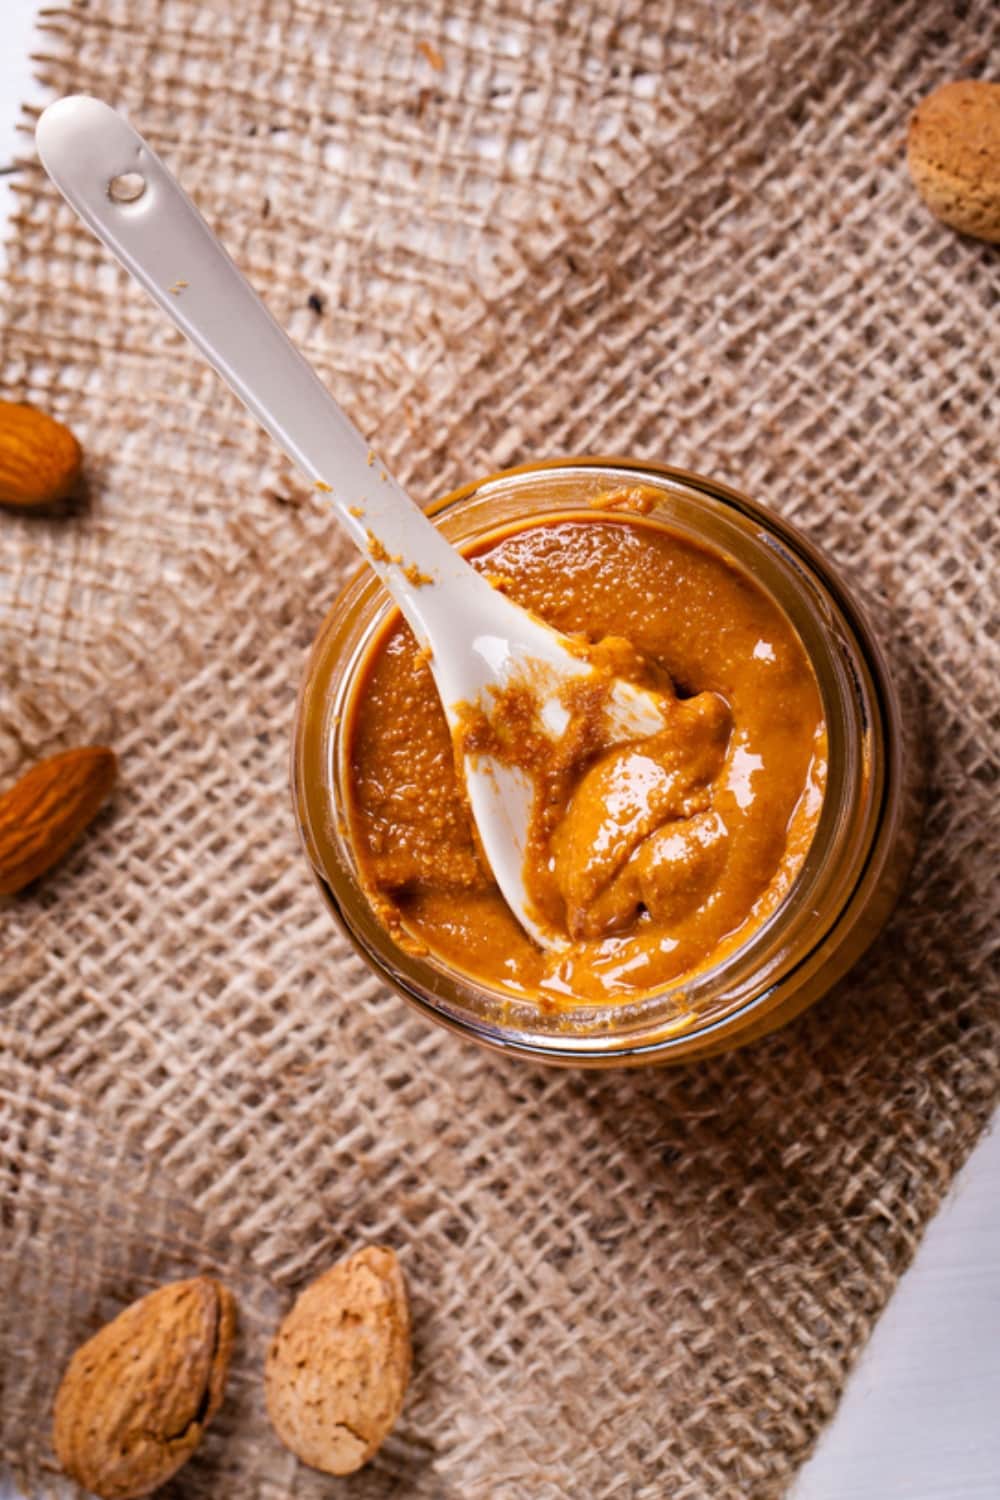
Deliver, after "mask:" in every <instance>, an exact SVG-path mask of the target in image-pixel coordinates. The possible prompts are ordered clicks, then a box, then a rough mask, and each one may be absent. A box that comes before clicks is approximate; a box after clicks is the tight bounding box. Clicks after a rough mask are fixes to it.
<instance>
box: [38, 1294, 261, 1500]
mask: <svg viewBox="0 0 1000 1500" xmlns="http://www.w3.org/2000/svg"><path fill="white" fill-rule="evenodd" d="M235 1324H236V1309H235V1304H234V1302H233V1298H232V1294H231V1293H230V1292H228V1291H227V1290H226V1288H225V1287H224V1286H223V1285H222V1284H221V1283H220V1282H218V1281H215V1280H213V1278H212V1277H210V1276H195V1277H193V1278H192V1279H191V1280H189V1281H174V1282H170V1283H169V1284H168V1285H167V1286H161V1287H158V1288H157V1290H156V1291H155V1292H150V1294H149V1296H148V1297H143V1298H141V1300H140V1301H138V1302H133V1303H132V1304H131V1306H130V1307H126V1309H125V1311H124V1312H121V1313H119V1314H118V1316H117V1318H115V1319H114V1321H113V1322H111V1323H107V1324H106V1325H105V1326H104V1327H103V1328H102V1329H101V1330H100V1332H98V1333H95V1334H94V1337H93V1338H92V1339H89V1340H88V1341H87V1343H85V1344H84V1345H83V1346H82V1347H81V1348H79V1349H78V1350H77V1351H76V1353H75V1354H74V1355H73V1358H72V1359H71V1360H70V1362H69V1365H68V1367H67V1370H66V1373H65V1375H64V1376H63V1379H62V1384H61V1385H60V1387H59V1392H58V1394H57V1396H56V1404H55V1421H54V1426H53V1443H54V1446H55V1450H56V1456H57V1457H58V1459H59V1462H60V1464H61V1465H62V1467H63V1469H64V1470H65V1471H66V1473H67V1474H68V1475H69V1476H70V1477H71V1478H72V1479H75V1480H76V1481H77V1483H78V1484H82V1485H83V1486H84V1488H85V1489H88V1490H92V1491H93V1493H94V1494H95V1495H100V1496H101V1497H102V1500H133V1497H135V1496H140V1495H148V1494H149V1493H150V1492H151V1491H152V1490H155V1489H156V1488H157V1486H158V1485H161V1484H163V1483H164V1481H165V1480H167V1479H169V1478H170V1476H171V1474H174V1473H176V1471H177V1470H178V1469H179V1468H180V1467H181V1465H182V1464H184V1463H186V1462H187V1460H188V1459H189V1458H190V1457H191V1454H192V1453H193V1452H194V1450H195V1449H196V1448H197V1446H198V1444H199V1442H200V1441H201V1437H202V1434H203V1432H204V1430H205V1428H206V1427H207V1426H208V1424H209V1422H210V1421H211V1420H212V1418H213V1417H214V1416H215V1413H216V1412H217V1411H218V1409H219V1406H220V1404H221V1402H222V1395H223V1391H224V1390H225V1384H226V1373H227V1371H228V1369H229V1356H230V1353H231V1351H232V1345H233V1333H234V1330H235Z"/></svg>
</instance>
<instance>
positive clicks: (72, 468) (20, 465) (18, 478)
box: [0, 401, 82, 510]
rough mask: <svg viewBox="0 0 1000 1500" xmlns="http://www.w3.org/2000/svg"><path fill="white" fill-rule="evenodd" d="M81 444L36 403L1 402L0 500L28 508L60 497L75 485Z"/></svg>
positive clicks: (56, 501)
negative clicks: (26, 404) (30, 404)
mask: <svg viewBox="0 0 1000 1500" xmlns="http://www.w3.org/2000/svg"><path fill="white" fill-rule="evenodd" d="M81 458H82V454H81V452H80V444H79V443H78V442H77V440H76V438H75V437H74V436H73V434H72V433H71V432H70V430H69V428H68V427H66V426H64V425H63V423H62V422H57V421H56V419H55V417H50V416H49V415H48V413H47V412H44V411H39V410H38V408H37V407H35V406H24V405H22V404H21V403H19V402H16V401H0V502H2V503H3V504H5V505H14V506H17V507H19V508H21V509H25V510H32V509H36V508H44V507H46V506H50V505H56V504H57V503H58V502H59V501H61V500H65V499H66V498H67V496H68V495H69V494H70V493H71V491H72V490H73V488H74V487H75V485H76V481H77V478H78V477H79V473H80V462H81Z"/></svg>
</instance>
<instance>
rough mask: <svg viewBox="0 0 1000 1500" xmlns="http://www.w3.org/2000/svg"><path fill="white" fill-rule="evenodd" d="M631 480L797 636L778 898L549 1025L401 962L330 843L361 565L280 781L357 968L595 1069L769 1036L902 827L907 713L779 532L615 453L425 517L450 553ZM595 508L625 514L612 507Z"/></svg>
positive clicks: (498, 1040)
mask: <svg viewBox="0 0 1000 1500" xmlns="http://www.w3.org/2000/svg"><path fill="white" fill-rule="evenodd" d="M635 484H641V485H643V486H644V487H648V488H649V489H651V490H654V491H655V492H656V494H657V497H658V498H657V500H656V503H655V505H654V507H653V509H652V510H651V511H650V512H649V515H648V518H649V519H650V520H654V521H661V522H664V523H666V524H668V525H669V526H670V527H671V528H672V529H673V530H674V531H679V532H681V533H684V534H687V535H689V536H693V537H696V538H698V539H699V540H701V541H702V542H704V543H705V544H707V545H708V546H710V547H713V548H714V549H715V550H716V551H718V552H722V553H723V554H727V555H728V556H730V557H731V558H733V559H735V560H736V561H737V562H738V563H739V564H740V565H741V566H742V567H743V568H744V569H745V570H746V571H747V572H748V573H750V574H751V575H752V576H753V577H754V578H755V579H756V580H757V582H758V583H759V584H760V585H762V586H763V587H764V588H765V589H766V590H767V591H768V592H769V593H770V594H771V595H772V597H773V598H774V599H775V600H776V601H777V602H778V604H780V605H781V607H782V608H783V609H784V611H785V613H786V614H787V615H788V617H789V618H790V620H791V621H792V623H793V625H794V626H795V628H796V629H797V631H798V633H799V636H800V638H801V640H802V643H803V645H804V647H805V650H806V652H807V654H808V656H809V659H810V661H811V663H812V667H813V670H814V672H815V674H816V679H817V682H818V683H819V687H820V692H821V694H822V698H823V705H824V710H825V716H826V722H827V728H828V734H829V768H828V779H827V787H826V793H825V797H824V801H823V807H822V811H821V813H820V818H819V822H818V825H817V828H816V832H815V834H814V837H813V841H812V844H811V845H810V847H809V850H808V853H807V855H806V857H805V861H804V863H803V865H802V867H801V869H800V870H799V873H798V875H797V876H796V878H795V880H794V882H793V884H792V886H791V888H790V890H789V891H788V893H787V895H786V896H785V898H784V899H783V901H782V902H781V904H780V905H779V906H778V907H777V909H776V910H775V911H774V912H773V913H772V915H771V916H770V917H769V918H768V919H767V921H766V922H764V923H763V924H762V925H761V926H760V927H758V928H757V929H756V930H755V931H754V932H753V933H752V934H751V935H750V936H749V938H748V939H747V941H746V942H745V943H744V944H743V945H742V946H741V947H740V948H738V949H737V950H736V951H735V952H734V953H732V954H731V955H729V956H728V957H727V958H725V959H724V961H722V962H720V963H719V964H717V965H716V966H715V967H714V968H711V969H708V970H706V971H703V972H700V973H698V974H697V976H695V977H694V978H690V977H689V978H688V979H687V980H683V979H681V980H679V981H678V982H676V983H673V984H671V985H670V986H668V987H667V988H665V989H663V990H661V991H659V992H657V993H656V994H653V995H647V996H644V997H641V998H634V997H633V998H628V999H625V1000H622V1001H620V1002H616V1003H614V1004H604V1005H595V1004H594V1003H593V1002H588V1003H586V1004H583V1003H581V1004H579V1005H575V1006H574V1005H573V1004H571V1003H570V1004H568V1005H567V1006H566V1008H564V1009H561V1010H559V1011H558V1012H555V1013H552V1012H548V1011H545V1010H542V1009H540V1008H538V1007H536V1006H534V1005H532V1004H531V1003H530V1002H528V1001H525V1000H524V998H523V997H521V996H517V995H515V994H512V993H507V992H505V991H503V990H502V989H501V988H499V987H497V988H494V987H492V986H491V985H489V984H487V983H485V982H484V981H483V980H482V979H481V978H478V977H477V976H475V975H472V974H468V973H463V972H461V971H459V970H457V969H456V968H455V967H453V966H450V965H448V964H446V963H444V962H443V961H442V960H440V959H439V958H437V957H435V956H434V955H433V954H427V955H424V956H418V955H417V954H415V953H410V952H407V951H406V950H405V949H404V948H402V947H400V946H399V945H398V944H397V943H396V942H395V941H394V940H393V938H392V936H391V934H390V933H389V932H388V930H387V929H386V928H385V927H384V926H383V925H382V923H381V922H380V921H379V920H378V918H377V917H376V915H375V913H374V912H373V910H372V908H371V906H370V904H369V901H368V898H367V896H366V895H365V892H364V890H363V888H362V885H361V882H360V879H359V875H358V868H357V863H356V860H355V855H354V851H353V849H352V847H351V842H350V838H349V833H348V816H347V799H346V795H345V778H346V764H347V746H346V743H345V742H346V733H345V730H346V726H347V725H348V723H349V717H350V716H349V705H350V701H351V694H352V691H353V688H354V685H355V683H356V681H357V676H358V668H359V665H360V663H361V662H362V660H363V659H364V657H365V654H366V652H367V650H368V649H369V647H370V645H371V644H372V642H373V640H374V638H375V637H376V636H377V635H378V633H379V631H380V629H381V627H382V625H383V623H384V621H385V619H386V616H387V614H388V612H389V610H390V609H391V608H392V606H391V605H390V603H389V601H388V599H387V596H386V595H385V593H384V592H383V590H382V589H381V586H380V585H379V583H378V581H377V579H376V578H375V575H374V574H373V573H372V572H371V571H370V570H369V569H367V568H364V569H362V570H361V572H360V573H359V574H358V575H357V576H356V577H355V578H354V579H353V581H352V582H351V583H350V584H348V586H347V587H346V588H345V589H344V591H343V593H342V594H341V595H340V597H339V598H338V599H337V601H336V603H335V604H334V606H333V608H332V609H331V610H330V613H329V614H328V615H327V618H326V620H325V622H324V624H323V626H322V628H321V630H320V632H319V635H318V636H317V638H316V641H315V644H314V646H313V649H312V653H311V656H310V658H309V663H308V667H307V670H306V675H305V678H304V681H303V684H302V689H301V693H300V697H299V706H298V713H297V716H296V724H295V731H294V740H293V749H292V786H293V796H294V801H295V807H296V811H297V814H298V818H299V822H300V826H301V830H302V836H303V841H304V844H305V849H306V852H307V854H308V856H309V859H310V861H311V863H312V866H313V869H314V871H315V873H316V876H317V879H318V880H319V883H320V886H321V888H322V890H323V892H324V893H325V895H326V898H327V901H328V903H329V906H330V909H331V911H332V913H333V915H334V917H335V918H336V920H337V921H338V922H339V924H340V925H341V927H342V928H343V930H344V932H345V933H346V934H347V936H348V937H349V938H350V940H351V942H352V943H353V944H354V946H355V947H356V948H357V949H358V951H359V952H360V953H361V954H362V955H363V956H364V957H365V959H367V961H368V962H369V963H370V964H371V966H372V967H373V968H374V969H375V971H376V972H377V973H378V974H379V975H380V976H381V977H382V978H383V979H384V980H386V982H387V983H389V984H391V985H392V986H393V988H395V989H396V990H397V991H398V992H399V993H400V994H401V995H403V996H404V997H405V998H406V999H407V1000H409V1001H410V1002H411V1003H412V1004H414V1005H415V1006H417V1007H418V1009H420V1010H421V1011H423V1012H424V1013H425V1014H426V1015H428V1016H430V1017H431V1018H433V1019H434V1020H435V1021H438V1022H440V1023H441V1024H443V1025H445V1026H448V1027H451V1028H452V1029H453V1030H455V1031H458V1032H461V1033H462V1034H463V1035H465V1036H468V1037H471V1038H473V1039H474V1040H476V1041H478V1042H481V1043H484V1044H485V1045H487V1046H490V1047H493V1048H497V1049H500V1050H502V1051H505V1052H509V1053H513V1054H515V1055H518V1056H522V1057H527V1058H531V1059H534V1060H537V1061H543V1062H550V1063H562V1064H573V1065H578V1066H589V1067H600V1066H609V1065H614V1064H632V1065H635V1064H640V1063H656V1062H667V1061H672V1060H675V1059H682V1058H691V1057H696V1056H705V1055H707V1054H709V1053H711V1052H715V1051H722V1050H725V1049H727V1048H729V1047H733V1046H736V1045H739V1044H741V1043H743V1042H746V1041H749V1040H750V1039H751V1038H753V1037H757V1036H760V1035H763V1034H764V1033H765V1032H767V1031H771V1030H773V1029H774V1028H775V1027H776V1026H778V1025H781V1024H783V1023H784V1022H785V1021H787V1020H789V1019H790V1018H791V1017H792V1016H794V1015H796V1014H798V1013H799V1012H800V1011H801V1010H803V1009H804V1008H805V1007H806V1006H807V1005H809V1004H811V1003H812V1001H814V1000H815V999H816V998H817V997H818V996H819V995H821V994H822V993H823V992H824V991H825V990H827V989H828V988H829V987H830V985H831V984H833V982H834V981H835V980H836V979H838V978H839V977H840V976H841V975H842V974H843V973H844V972H845V970H846V969H847V968H848V967H849V966H850V965H851V964H852V963H853V962H854V961H855V959H856V958H857V957H858V956H859V955H860V954H861V953H862V952H863V950H864V949H865V948H866V947H867V946H868V945H869V943H870V942H871V941H872V939H873V938H874V937H875V935H876V933H877V932H878V930H879V928H880V927H881V926H882V924H883V923H884V922H885V920H886V918H887V916H888V915H889V912H890V911H891V909H892V906H893V904H894V902H895V900H896V897H897V896H898V894H899V891H900V888H901V885H902V882H903V879H904V876H905V873H906V870H907V868H908V865H909V863H910V860H911V858H912V855H913V850H914V847H915V842H916V832H917V826H918V822H919V786H920V776H919V758H918V754H917V741H916V726H915V714H914V711H913V709H912V708H911V707H910V702H909V698H908V696H907V695H906V692H905V681H904V680H902V679H897V680H894V678H893V677H892V676H891V675H890V672H889V668H888V665H887V663H886V660H885V657H884V655H883V652H882V650H881V648H880V646H879V644H878V642H877V641H876V639H875V637H874V635H873V633H872V630H871V627H870V625H869V623H868V619H867V617H866V614H865V611H864V610H863V609H862V608H861V606H860V605H859V603H858V601H857V598H856V597H855V596H854V594H852V592H851V591H850V590H849V589H848V588H847V586H846V585H845V584H844V582H843V580H842V579H841V578H840V577H839V576H838V574H837V573H836V572H835V571H834V570H833V568H832V567H831V566H830V564H829V563H828V562H827V561H826V560H825V559H824V558H823V557H822V556H821V554H820V553H819V552H818V551H817V550H816V548H815V547H813V546H812V545H811V544H810V543H809V542H808V541H807V540H806V539H805V538H804V537H803V536H802V535H800V534H799V533H798V532H797V531H796V530H795V529H794V528H793V527H791V526H789V525H788V524H787V523H786V522H785V521H782V520H781V519H780V518H779V517H778V516H776V515H773V514H772V513H771V512H770V511H768V510H766V509H765V508H764V507H763V506H762V505H759V504H757V503H756V502H754V501H752V500H749V499H747V498H746V497H745V496H744V495H741V494H739V493H738V492H737V491H735V490H732V489H729V488H728V487H727V486H725V485H722V484H718V483H716V482H715V481H714V480H711V479H705V478H702V477H700V476H698V475H696V474H689V473H685V472H684V471H682V470H679V469H673V468H668V467H666V466H662V465H658V464H651V463H648V462H641V463H640V462H636V461H632V460H628V459H597V458H595V459H572V460H553V461H551V462H547V463H540V464H532V465H526V466H524V467H522V468H518V469H510V470H507V471H505V472H503V473H500V474H496V475H493V476H491V477H490V478H488V479H485V480H481V481H478V482H476V483H474V484H469V485H466V486H465V487H464V488H462V489H460V490H457V491H455V493H454V494H451V495H448V496H446V497H445V498H444V499H443V500H440V501H439V502H438V503H437V504H436V505H434V506H432V507H431V508H430V514H432V515H433V516H434V517H435V519H436V521H437V523H438V524H439V526H440V527H441V530H442V531H443V532H444V534H445V535H446V536H447V537H448V538H449V539H450V540H451V541H452V542H453V543H455V544H456V545H457V546H459V547H466V548H467V547H469V546H471V545H473V544H477V543H480V544H481V543H483V542H485V541H486V540H488V539H492V538H494V537H496V536H499V535H502V534H504V533H506V532H509V531H510V530H512V529H514V528H515V527H516V525H517V524H518V523H520V524H524V523H530V524H540V523H542V522H544V521H545V520H546V519H555V518H559V519H566V518H567V517H568V516H570V515H572V514H573V513H574V512H575V513H577V514H585V515H586V516H587V517H588V518H589V519H594V518H596V517H599V516H600V515H601V514H602V512H601V511H600V510H599V509H594V506H593V502H594V501H595V500H596V499H597V498H598V497H599V496H600V495H601V494H602V493H605V492H607V491H609V490H614V489H620V488H621V486H622V485H635ZM608 514H609V516H610V517H611V518H613V519H615V520H618V521H621V520H623V519H627V516H626V517H623V515H622V513H621V512H620V511H618V512H610V513H608Z"/></svg>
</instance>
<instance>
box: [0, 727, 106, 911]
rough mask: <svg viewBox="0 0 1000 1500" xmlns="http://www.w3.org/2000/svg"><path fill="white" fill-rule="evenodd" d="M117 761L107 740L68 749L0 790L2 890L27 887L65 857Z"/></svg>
mask: <svg viewBox="0 0 1000 1500" xmlns="http://www.w3.org/2000/svg"><path fill="white" fill-rule="evenodd" d="M116 767H117V762H116V760H115V753H114V751H113V750H109V749H107V747H106V746H104V745H89V746H84V747H83V748H80V749H77V750H65V751H63V753H62V754H61V755H51V756H49V758H48V759H47V760H42V761H39V762H38V764H37V765H36V766H32V768H31V770H30V771H26V772H25V774H24V775H23V776H22V777H21V779H20V781H15V783H14V785H13V786H12V787H8V789H7V790H6V791H5V792H4V793H3V794H2V795H0V896H12V895H14V894H15V892H17V891H20V890H23V889H24V887H25V886H26V885H29V884H30V882H31V881H32V880H35V879H37V877H38V876H39V875H43V874H44V873H45V871H46V870H48V869H49V868H50V867H51V866H52V865H54V864H55V863H56V861H57V860H59V859H62V857H63V855H64V854H65V853H67V851H68V850H69V849H70V848H71V847H72V845H73V844H75V843H76V841H77V839H78V838H79V837H80V835H81V833H82V832H83V830H84V829H85V828H86V827H87V824H88V823H90V822H91V820H92V819H93V818H94V817H95V816H96V814H97V813H98V811H99V810H100V808H101V806H102V805H103V803H104V802H105V800H106V799H107V797H108V794H109V793H110V791H111V788H112V786H113V785H114V781H115V771H116Z"/></svg>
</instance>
